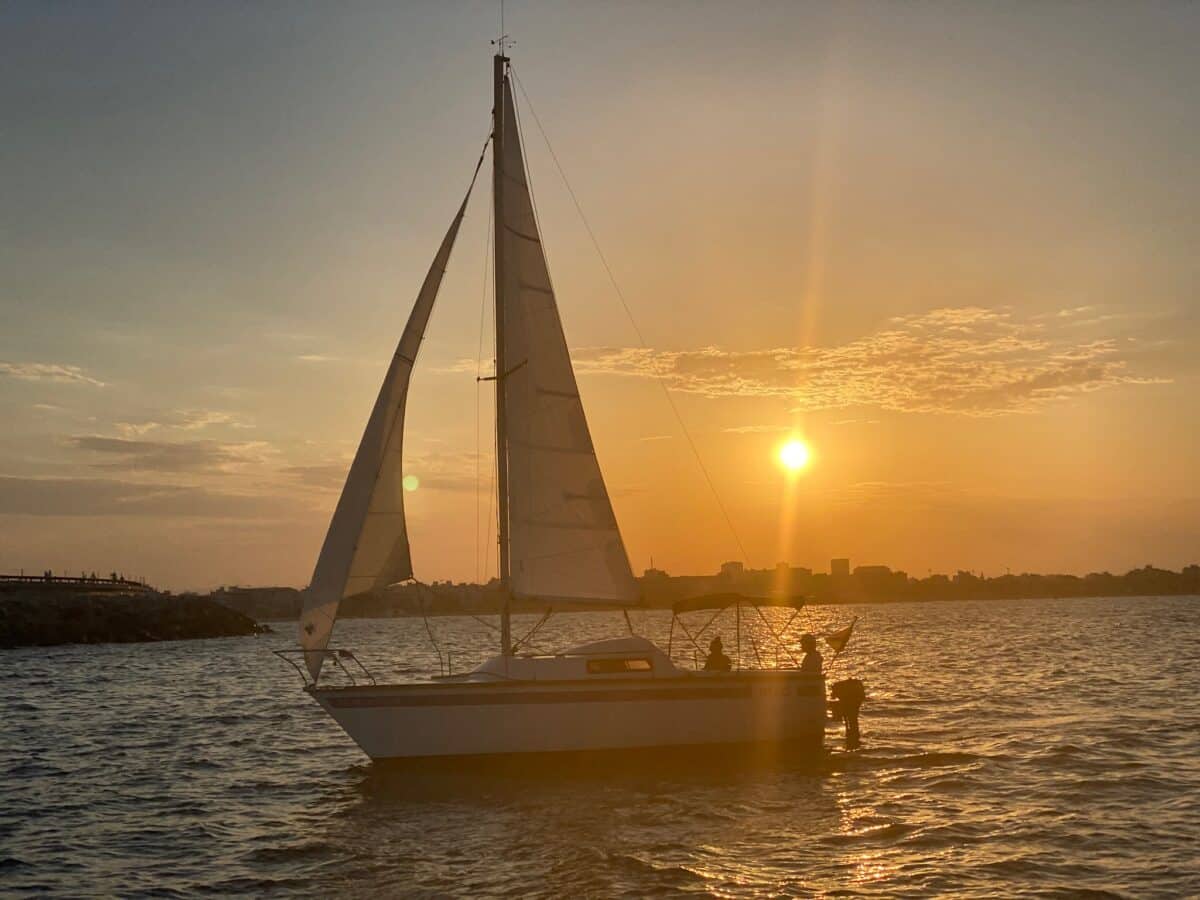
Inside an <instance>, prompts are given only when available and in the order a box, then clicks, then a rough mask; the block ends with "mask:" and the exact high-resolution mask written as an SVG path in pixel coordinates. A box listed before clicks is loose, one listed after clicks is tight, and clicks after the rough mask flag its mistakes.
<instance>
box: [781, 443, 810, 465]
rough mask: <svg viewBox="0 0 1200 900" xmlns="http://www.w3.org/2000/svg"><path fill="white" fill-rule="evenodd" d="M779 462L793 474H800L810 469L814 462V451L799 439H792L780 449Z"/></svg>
mask: <svg viewBox="0 0 1200 900" xmlns="http://www.w3.org/2000/svg"><path fill="white" fill-rule="evenodd" d="M779 461H780V463H782V464H783V467H784V468H785V469H787V470H789V471H791V472H799V471H800V470H801V469H806V468H808V464H809V463H810V462H811V461H812V450H811V449H809V446H808V444H806V443H804V441H802V440H799V439H797V438H792V439H791V440H790V441H788V442H787V443H786V444H784V445H783V446H781V447H780V448H779Z"/></svg>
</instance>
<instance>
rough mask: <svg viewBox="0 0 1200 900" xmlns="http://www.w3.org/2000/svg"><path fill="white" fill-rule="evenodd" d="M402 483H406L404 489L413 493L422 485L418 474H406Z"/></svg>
mask: <svg viewBox="0 0 1200 900" xmlns="http://www.w3.org/2000/svg"><path fill="white" fill-rule="evenodd" d="M400 483H401V484H402V485H404V489H405V490H406V491H408V492H409V493H412V492H413V491H415V490H416V489H417V488H419V487H420V486H421V479H420V478H418V477H417V476H416V475H405V476H404V479H403V480H402V481H401V482H400Z"/></svg>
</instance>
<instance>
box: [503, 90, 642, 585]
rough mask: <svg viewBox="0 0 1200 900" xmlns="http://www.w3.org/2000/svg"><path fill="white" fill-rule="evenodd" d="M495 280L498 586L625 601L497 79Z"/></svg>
mask: <svg viewBox="0 0 1200 900" xmlns="http://www.w3.org/2000/svg"><path fill="white" fill-rule="evenodd" d="M503 98H504V99H503V106H502V116H501V117H500V121H499V122H497V126H498V127H499V128H502V129H503V133H502V134H503V139H502V140H501V141H498V142H497V143H498V146H499V147H500V152H499V154H497V155H498V158H497V159H496V160H495V161H494V164H495V165H498V166H500V167H501V175H500V179H499V180H502V182H503V183H502V190H503V194H504V197H503V204H502V206H501V208H500V210H499V212H498V217H497V224H498V225H499V227H498V228H497V232H496V237H497V240H496V246H497V258H498V259H499V260H500V266H499V270H500V272H501V273H502V274H501V276H500V281H499V283H498V284H497V290H498V296H499V301H498V303H499V311H500V315H502V316H503V340H504V346H503V347H502V348H500V351H501V352H499V353H498V357H499V358H500V359H502V360H504V366H505V368H506V369H507V371H506V372H501V373H498V376H499V377H500V378H501V379H502V389H503V391H504V399H505V412H506V415H505V419H506V421H505V422H504V424H503V434H504V435H505V441H506V446H507V450H508V467H507V475H508V561H509V578H510V583H509V585H508V587H509V590H510V592H511V594H512V595H513V596H514V597H523V598H533V599H538V600H545V601H548V602H573V603H589V602H592V603H603V604H614V603H616V604H624V605H631V604H634V603H636V602H637V601H638V597H639V592H638V587H637V582H636V581H635V580H634V577H633V572H632V571H631V570H630V567H629V557H628V556H627V555H626V553H625V546H624V544H623V543H622V541H621V533H620V531H619V530H618V528H617V520H616V518H615V516H614V515H613V509H612V504H611V503H610V502H609V498H608V491H607V489H606V488H605V486H604V477H603V476H602V475H601V473H600V464H599V462H598V461H597V459H596V451H595V448H594V447H593V446H592V437H591V434H590V433H589V431H588V425H587V419H586V418H585V417H584V413H583V403H582V402H581V400H580V398H579V388H578V387H577V386H576V383H575V373H574V370H573V369H572V368H571V357H570V354H569V353H568V350H567V342H566V338H565V337H564V336H563V328H562V322H561V321H560V319H559V315H558V305H557V304H556V303H555V300H554V290H553V287H552V286H551V283H550V275H549V272H548V270H547V268H546V257H545V254H544V252H543V250H542V242H541V236H540V234H539V233H538V226H537V220H536V216H535V213H534V208H533V202H532V199H531V196H530V191H529V179H528V175H527V173H526V169H525V161H524V155H523V153H522V149H521V139H520V133H519V128H518V127H517V117H516V109H515V107H514V103H513V96H512V85H511V79H510V77H505V78H504V84H503Z"/></svg>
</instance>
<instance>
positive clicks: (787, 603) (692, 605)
mask: <svg viewBox="0 0 1200 900" xmlns="http://www.w3.org/2000/svg"><path fill="white" fill-rule="evenodd" d="M804 601H805V598H804V597H801V596H799V595H796V596H792V597H746V596H744V595H743V594H733V593H724V594H701V595H700V596H699V597H684V598H683V599H682V600H676V601H675V602H674V603H673V604H671V611H672V612H673V613H675V614H676V615H679V614H680V613H687V612H698V611H699V610H702V609H726V608H727V607H730V606H782V607H785V608H787V609H800V607H802V606H804Z"/></svg>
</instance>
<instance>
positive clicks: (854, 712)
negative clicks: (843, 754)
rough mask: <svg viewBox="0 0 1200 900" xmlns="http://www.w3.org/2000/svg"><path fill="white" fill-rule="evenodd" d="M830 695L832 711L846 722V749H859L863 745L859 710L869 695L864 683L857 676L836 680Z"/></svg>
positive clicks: (831, 687) (836, 716) (830, 689)
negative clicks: (859, 731) (859, 729)
mask: <svg viewBox="0 0 1200 900" xmlns="http://www.w3.org/2000/svg"><path fill="white" fill-rule="evenodd" d="M829 695H830V696H831V697H833V701H832V702H831V703H830V704H829V709H830V712H832V713H833V715H834V717H835V718H838V719H841V720H842V721H843V722H844V723H845V724H846V749H847V750H857V749H858V748H859V747H861V746H862V742H861V741H860V740H859V738H858V710H859V707H861V706H862V705H863V700H865V699H866V697H867V692H866V691H865V690H864V689H863V683H862V682H861V681H859V680H858V679H857V678H844V679H842V680H841V681H835V682H834V683H833V684H832V685H831V686H830V688H829Z"/></svg>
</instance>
